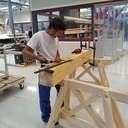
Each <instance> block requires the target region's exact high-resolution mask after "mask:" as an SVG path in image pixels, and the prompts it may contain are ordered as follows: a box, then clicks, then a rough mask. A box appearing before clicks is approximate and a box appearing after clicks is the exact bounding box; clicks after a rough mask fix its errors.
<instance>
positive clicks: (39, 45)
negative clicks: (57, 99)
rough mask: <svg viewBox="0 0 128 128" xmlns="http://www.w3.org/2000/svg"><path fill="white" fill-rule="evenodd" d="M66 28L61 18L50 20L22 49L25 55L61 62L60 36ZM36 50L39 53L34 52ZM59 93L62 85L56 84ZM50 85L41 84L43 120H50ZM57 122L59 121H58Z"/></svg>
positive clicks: (40, 95) (40, 59) (40, 94)
mask: <svg viewBox="0 0 128 128" xmlns="http://www.w3.org/2000/svg"><path fill="white" fill-rule="evenodd" d="M65 29H66V25H65V23H64V22H63V21H62V20H61V19H60V18H54V19H52V20H51V21H50V23H49V26H48V28H47V29H46V30H44V31H40V32H37V33H35V34H34V35H33V36H32V38H31V39H30V40H29V42H28V44H27V46H26V47H25V48H24V50H23V51H22V53H23V55H25V56H27V57H29V58H34V59H36V60H38V61H44V62H46V61H55V62H58V63H59V62H60V61H61V58H60V54H59V51H58V47H59V46H58V45H59V44H58V42H59V41H58V36H59V35H60V34H62V33H63V32H64V31H65ZM32 50H36V52H37V53H38V54H37V55H36V54H34V53H32V52H31V51H32ZM55 87H56V90H57V93H58V92H59V89H60V85H56V86H55ZM50 89H51V88H50V87H48V86H45V85H40V84H39V97H40V109H41V112H42V116H41V117H42V120H43V121H44V122H46V123H47V122H48V120H49V117H50V113H51V106H50ZM56 124H57V123H56Z"/></svg>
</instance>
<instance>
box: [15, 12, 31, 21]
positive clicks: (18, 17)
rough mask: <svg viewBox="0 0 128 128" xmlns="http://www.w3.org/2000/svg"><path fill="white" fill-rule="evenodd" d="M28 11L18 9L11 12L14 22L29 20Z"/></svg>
mask: <svg viewBox="0 0 128 128" xmlns="http://www.w3.org/2000/svg"><path fill="white" fill-rule="evenodd" d="M30 19H31V18H30V12H29V11H27V10H25V11H18V12H13V20H14V23H25V22H30V21H31V20H30Z"/></svg>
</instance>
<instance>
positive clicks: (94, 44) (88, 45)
mask: <svg viewBox="0 0 128 128" xmlns="http://www.w3.org/2000/svg"><path fill="white" fill-rule="evenodd" d="M83 47H84V48H87V49H88V48H91V49H93V63H89V64H90V65H92V66H95V50H96V43H95V42H94V43H93V47H91V46H90V40H89V41H88V43H87V42H85V44H83V42H82V36H80V48H81V50H82V48H83Z"/></svg>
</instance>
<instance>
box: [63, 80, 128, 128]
mask: <svg viewBox="0 0 128 128" xmlns="http://www.w3.org/2000/svg"><path fill="white" fill-rule="evenodd" d="M65 81H66V82H68V83H69V86H70V88H71V89H72V88H75V89H77V90H80V91H82V92H85V93H89V94H94V95H98V96H100V97H102V93H103V90H104V89H105V90H108V91H109V93H110V96H111V99H113V100H115V101H119V102H122V103H126V104H128V93H127V92H123V91H119V90H117V89H111V88H109V87H103V86H97V85H96V84H92V83H87V82H82V81H79V80H73V79H67V78H66V79H65V80H64V82H65ZM122 128H123V127H122Z"/></svg>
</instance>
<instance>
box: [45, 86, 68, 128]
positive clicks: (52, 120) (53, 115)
mask: <svg viewBox="0 0 128 128" xmlns="http://www.w3.org/2000/svg"><path fill="white" fill-rule="evenodd" d="M67 90H68V86H61V88H60V91H59V94H58V97H57V99H56V101H55V105H54V107H53V110H52V113H51V116H50V119H49V121H48V125H47V127H46V128H54V126H55V123H56V121H57V119H58V116H59V112H60V109H61V105H62V102H63V100H64V98H65V95H66V93H67Z"/></svg>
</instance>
